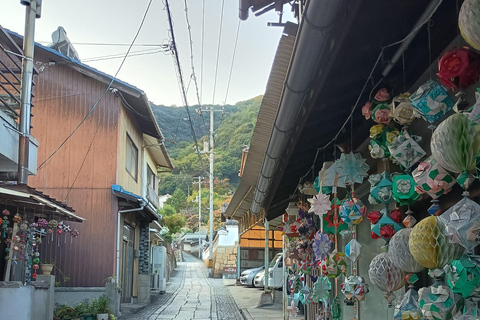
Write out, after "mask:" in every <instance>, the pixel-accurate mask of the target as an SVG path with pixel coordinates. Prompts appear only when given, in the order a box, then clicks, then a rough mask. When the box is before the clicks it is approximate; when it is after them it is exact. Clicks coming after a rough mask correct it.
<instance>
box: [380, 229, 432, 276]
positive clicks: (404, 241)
mask: <svg viewBox="0 0 480 320" xmlns="http://www.w3.org/2000/svg"><path fill="white" fill-rule="evenodd" d="M411 232H412V229H411V228H406V229H402V230H400V231H398V232H397V233H395V235H394V236H393V237H392V239H391V240H390V243H389V245H388V254H389V256H390V260H391V261H392V263H393V264H394V265H395V266H396V267H397V268H399V269H400V270H402V271H404V272H407V273H417V272H420V271H422V270H424V269H425V267H424V266H423V265H421V264H420V263H418V262H417V260H415V259H414V258H413V256H412V254H411V253H410V248H409V246H408V240H409V238H410V233H411Z"/></svg>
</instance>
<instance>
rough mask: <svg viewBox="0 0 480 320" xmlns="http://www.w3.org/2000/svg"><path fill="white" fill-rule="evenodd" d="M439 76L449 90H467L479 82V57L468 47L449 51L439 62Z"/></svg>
mask: <svg viewBox="0 0 480 320" xmlns="http://www.w3.org/2000/svg"><path fill="white" fill-rule="evenodd" d="M437 76H438V78H439V79H440V82H441V83H442V84H443V85H444V86H446V87H447V88H449V89H452V90H455V89H460V90H465V89H466V88H468V87H469V86H471V85H473V84H475V83H476V82H477V81H478V78H479V76H480V59H479V55H478V54H477V53H476V52H474V51H473V50H470V49H469V48H468V47H464V48H456V49H453V50H450V51H447V52H445V53H444V55H443V56H442V57H441V58H440V60H439V61H438V73H437Z"/></svg>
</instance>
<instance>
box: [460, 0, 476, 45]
mask: <svg viewBox="0 0 480 320" xmlns="http://www.w3.org/2000/svg"><path fill="white" fill-rule="evenodd" d="M458 26H459V28H460V32H461V34H462V37H463V39H465V41H467V42H468V44H469V45H471V46H472V47H474V48H475V49H477V50H480V0H465V1H464V2H463V4H462V7H461V8H460V13H459V16H458Z"/></svg>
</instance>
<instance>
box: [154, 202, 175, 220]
mask: <svg viewBox="0 0 480 320" xmlns="http://www.w3.org/2000/svg"><path fill="white" fill-rule="evenodd" d="M158 213H159V214H160V215H161V216H162V217H168V216H173V215H174V214H175V213H177V212H176V211H175V208H174V207H173V206H171V205H169V204H164V205H163V208H160V209H158Z"/></svg>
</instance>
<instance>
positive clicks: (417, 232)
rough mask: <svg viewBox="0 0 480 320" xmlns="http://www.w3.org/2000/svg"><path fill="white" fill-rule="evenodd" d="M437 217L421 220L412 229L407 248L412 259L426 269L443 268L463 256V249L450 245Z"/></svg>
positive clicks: (456, 245)
mask: <svg viewBox="0 0 480 320" xmlns="http://www.w3.org/2000/svg"><path fill="white" fill-rule="evenodd" d="M444 232H445V226H444V225H443V224H442V223H441V221H440V220H439V218H438V217H435V216H431V217H428V218H425V219H423V220H422V221H420V222H419V223H417V225H416V226H415V227H413V228H412V231H411V233H410V239H409V241H408V247H409V248H410V253H411V254H412V256H413V258H414V259H415V260H417V262H418V263H420V264H421V265H423V266H424V267H426V268H429V269H434V268H443V267H444V266H445V265H446V264H447V263H449V262H450V261H451V260H452V259H458V258H459V257H460V256H461V255H462V254H463V251H464V249H463V247H462V246H460V245H458V244H455V243H451V242H450V241H449V239H448V237H447V236H446V235H445V233H444Z"/></svg>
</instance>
